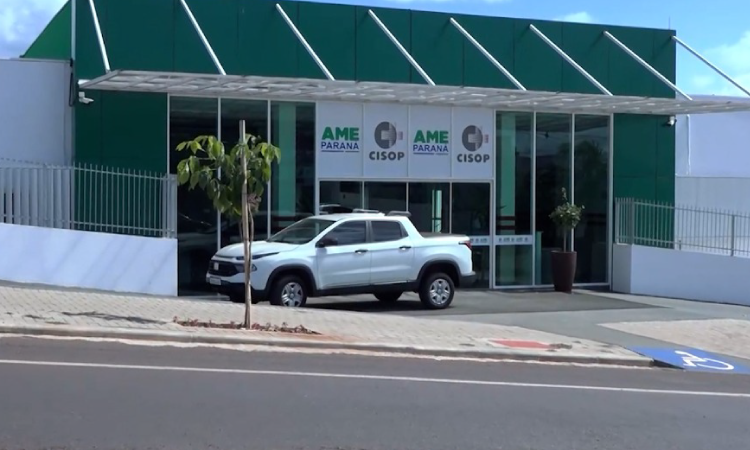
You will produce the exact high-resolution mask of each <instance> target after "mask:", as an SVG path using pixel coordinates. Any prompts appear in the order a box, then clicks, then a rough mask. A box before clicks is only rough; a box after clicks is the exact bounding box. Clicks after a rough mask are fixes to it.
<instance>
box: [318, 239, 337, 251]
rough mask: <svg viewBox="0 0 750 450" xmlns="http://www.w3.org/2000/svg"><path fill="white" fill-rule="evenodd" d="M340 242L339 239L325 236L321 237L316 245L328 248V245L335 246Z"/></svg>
mask: <svg viewBox="0 0 750 450" xmlns="http://www.w3.org/2000/svg"><path fill="white" fill-rule="evenodd" d="M338 243H339V242H338V240H336V239H334V238H331V237H323V238H321V239H320V240H319V241H318V243H317V244H315V246H316V247H318V248H326V247H331V246H334V245H338Z"/></svg>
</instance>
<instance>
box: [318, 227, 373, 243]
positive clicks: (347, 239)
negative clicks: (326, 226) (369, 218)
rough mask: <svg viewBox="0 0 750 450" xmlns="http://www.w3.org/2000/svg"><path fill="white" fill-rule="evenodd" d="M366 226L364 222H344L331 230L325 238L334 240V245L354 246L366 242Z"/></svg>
mask: <svg viewBox="0 0 750 450" xmlns="http://www.w3.org/2000/svg"><path fill="white" fill-rule="evenodd" d="M366 229H367V225H366V223H365V222H364V221H357V222H346V223H342V224H341V225H339V226H337V227H336V228H334V229H333V230H331V231H330V232H329V233H328V234H327V235H326V237H327V238H332V239H335V240H336V245H337V246H341V245H355V244H364V243H365V242H367V231H366Z"/></svg>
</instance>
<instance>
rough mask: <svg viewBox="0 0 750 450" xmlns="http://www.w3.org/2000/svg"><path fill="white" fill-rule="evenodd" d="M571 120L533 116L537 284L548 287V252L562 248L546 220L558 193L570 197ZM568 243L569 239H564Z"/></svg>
mask: <svg viewBox="0 0 750 450" xmlns="http://www.w3.org/2000/svg"><path fill="white" fill-rule="evenodd" d="M571 121H572V117H571V116H569V115H566V114H537V119H536V122H537V123H536V173H537V176H536V230H537V233H539V234H538V235H539V239H540V240H541V258H542V261H541V271H540V272H541V273H537V280H536V282H537V284H552V267H551V261H550V258H551V252H552V251H553V250H560V249H562V248H563V234H562V232H560V230H558V229H557V227H556V226H555V224H554V223H553V222H552V220H551V219H550V218H549V215H550V213H551V212H552V211H553V210H554V209H555V207H556V206H557V205H559V204H560V203H562V196H561V190H562V189H563V188H565V189H566V190H567V192H568V197H569V198H570V195H571V192H570V163H571V161H570V156H571V155H570V144H571V131H572V130H571V127H572V123H571ZM568 242H570V240H568Z"/></svg>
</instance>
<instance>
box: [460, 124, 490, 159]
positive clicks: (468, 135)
mask: <svg viewBox="0 0 750 450" xmlns="http://www.w3.org/2000/svg"><path fill="white" fill-rule="evenodd" d="M489 140H490V136H489V135H488V134H484V133H482V129H481V128H479V127H478V126H476V125H469V126H468V127H466V128H464V132H463V133H462V134H461V144H462V145H463V147H464V149H466V151H468V152H469V153H459V154H458V155H457V156H456V159H457V160H458V162H460V163H486V162H487V161H489V160H490V155H489V154H487V153H476V152H477V150H479V149H480V148H482V146H483V145H484V144H487V143H489Z"/></svg>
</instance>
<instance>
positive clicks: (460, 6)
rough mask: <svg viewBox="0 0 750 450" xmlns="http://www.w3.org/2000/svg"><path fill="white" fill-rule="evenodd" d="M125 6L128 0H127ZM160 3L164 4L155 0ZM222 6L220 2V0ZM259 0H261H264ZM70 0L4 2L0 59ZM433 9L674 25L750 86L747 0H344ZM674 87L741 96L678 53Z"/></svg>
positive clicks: (22, 44)
mask: <svg viewBox="0 0 750 450" xmlns="http://www.w3.org/2000/svg"><path fill="white" fill-rule="evenodd" d="M125 1H127V0H125ZM154 1H161V0H154ZM216 1H220V0H216ZM259 1H260V0H259ZM64 2H65V0H0V58H7V57H14V56H17V55H18V54H19V53H21V52H23V51H24V50H25V49H26V47H28V45H29V43H30V42H31V41H32V40H33V38H34V37H35V36H36V35H38V34H39V32H40V31H41V29H42V28H43V27H44V25H45V24H46V23H47V22H48V21H49V20H50V18H51V17H52V16H53V15H54V14H55V12H56V11H57V10H58V9H59V8H60V7H61V6H62V4H63V3H64ZM339 2H341V3H350V4H368V5H373V6H389V7H398V8H411V9H420V10H430V11H445V12H462V13H469V14H481V15H492V16H505V17H527V18H536V19H552V20H569V21H576V22H589V23H602V24H612V25H624V26H640V27H653V28H668V27H670V26H671V28H674V29H676V30H677V35H678V36H680V37H681V38H682V39H683V40H685V41H686V42H687V43H688V44H690V45H691V46H693V47H694V48H695V49H697V50H698V51H699V52H701V53H703V54H704V55H705V56H706V57H707V58H708V59H709V60H711V61H713V62H714V63H716V64H717V65H718V66H719V67H721V68H722V69H724V70H726V71H727V72H728V73H729V74H730V75H731V76H733V77H735V78H736V79H737V80H738V81H740V83H741V84H743V85H744V86H746V87H748V88H750V1H748V0H714V1H713V2H711V3H706V2H705V1H699V0H339ZM677 65H678V67H677V84H678V86H679V87H681V88H682V89H684V90H686V91H687V92H688V93H694V94H718V95H741V93H740V91H738V90H737V89H736V88H734V87H733V86H732V85H731V84H729V83H728V82H726V81H724V80H723V79H721V78H720V77H719V76H718V75H716V74H715V72H713V71H712V70H711V69H709V68H708V67H706V66H705V65H703V63H701V62H700V61H698V60H697V59H696V58H695V57H693V56H692V55H690V54H688V53H687V51H685V50H683V49H678V57H677Z"/></svg>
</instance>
